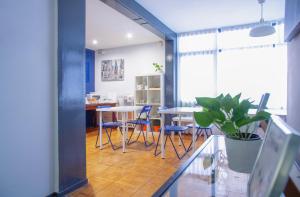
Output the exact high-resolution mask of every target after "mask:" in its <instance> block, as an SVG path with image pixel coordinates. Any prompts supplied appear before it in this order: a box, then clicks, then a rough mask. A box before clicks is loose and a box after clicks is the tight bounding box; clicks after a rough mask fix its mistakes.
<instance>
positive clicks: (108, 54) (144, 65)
mask: <svg viewBox="0 0 300 197" xmlns="http://www.w3.org/2000/svg"><path fill="white" fill-rule="evenodd" d="M120 58H123V59H124V62H125V74H124V78H125V80H124V81H109V82H108V81H101V61H102V60H109V59H120ZM95 61H96V63H95V91H96V92H98V93H100V94H101V95H107V96H108V95H110V93H112V94H116V95H134V90H135V87H134V86H135V76H137V75H146V74H153V73H155V70H154V68H153V65H152V63H153V62H156V63H159V64H162V65H165V48H164V45H163V44H162V43H161V42H155V43H149V44H142V45H135V46H129V47H120V48H114V49H107V50H102V54H101V53H99V52H98V53H96V60H95Z"/></svg>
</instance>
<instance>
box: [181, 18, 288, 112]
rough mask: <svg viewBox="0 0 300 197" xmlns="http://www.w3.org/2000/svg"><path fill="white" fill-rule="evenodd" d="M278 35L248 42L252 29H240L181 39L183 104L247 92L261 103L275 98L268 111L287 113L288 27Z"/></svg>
mask: <svg viewBox="0 0 300 197" xmlns="http://www.w3.org/2000/svg"><path fill="white" fill-rule="evenodd" d="M274 25H275V28H276V33H275V34H273V35H271V36H267V37H261V38H251V37H249V30H250V28H251V26H238V27H230V28H223V29H216V30H211V31H205V32H201V31H200V32H191V33H184V34H181V35H180V36H179V39H178V42H179V48H178V50H179V58H178V60H179V76H178V77H179V99H180V101H181V103H182V105H190V104H191V103H193V102H195V97H196V96H217V95H218V94H221V93H223V94H226V93H231V94H238V93H240V92H241V93H242V95H243V98H251V99H252V100H254V101H256V102H259V100H260V97H261V95H262V94H264V93H266V92H268V93H270V94H271V95H270V99H269V103H268V107H269V108H274V109H285V108H286V97H287V57H286V54H287V49H286V44H285V43H284V41H283V24H282V23H281V22H277V23H276V24H274Z"/></svg>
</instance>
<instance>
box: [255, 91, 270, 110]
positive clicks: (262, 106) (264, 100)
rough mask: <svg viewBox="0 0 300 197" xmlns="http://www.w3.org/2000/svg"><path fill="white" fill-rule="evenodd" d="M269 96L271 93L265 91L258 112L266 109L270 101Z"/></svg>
mask: <svg viewBox="0 0 300 197" xmlns="http://www.w3.org/2000/svg"><path fill="white" fill-rule="evenodd" d="M269 97H270V93H265V94H263V95H262V96H261V99H260V102H259V105H258V108H257V112H259V111H262V110H264V109H266V107H267V104H268V101H269Z"/></svg>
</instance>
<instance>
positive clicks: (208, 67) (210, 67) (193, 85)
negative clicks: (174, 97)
mask: <svg viewBox="0 0 300 197" xmlns="http://www.w3.org/2000/svg"><path fill="white" fill-rule="evenodd" d="M179 77H180V95H181V100H182V101H183V102H194V101H195V97H196V96H214V89H215V88H214V86H215V85H214V81H215V80H214V56H213V54H206V55H195V56H182V57H180V71H179Z"/></svg>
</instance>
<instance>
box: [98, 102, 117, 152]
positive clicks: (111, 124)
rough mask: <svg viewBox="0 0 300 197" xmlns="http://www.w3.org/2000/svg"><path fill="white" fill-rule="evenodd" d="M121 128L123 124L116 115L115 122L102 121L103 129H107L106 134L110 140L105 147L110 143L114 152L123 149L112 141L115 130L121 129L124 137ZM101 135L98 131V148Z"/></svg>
mask: <svg viewBox="0 0 300 197" xmlns="http://www.w3.org/2000/svg"><path fill="white" fill-rule="evenodd" d="M110 107H111V106H104V105H103V106H98V107H97V108H110ZM98 126H100V125H98ZM121 126H122V123H121V122H118V121H117V118H116V116H115V114H113V121H112V122H104V121H103V119H102V128H103V129H105V133H106V135H107V139H108V142H107V143H105V144H104V145H106V144H108V143H109V144H110V145H111V148H112V149H113V150H117V149H119V148H121V146H116V145H114V144H113V142H112V140H111V134H112V132H113V130H114V129H117V128H119V129H120V132H121V135H123V133H122V130H121ZM108 129H109V130H110V131H109V132H108ZM99 135H100V133H99V131H98V135H97V139H96V144H95V147H96V148H97V147H99V145H97V142H98V138H99Z"/></svg>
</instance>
